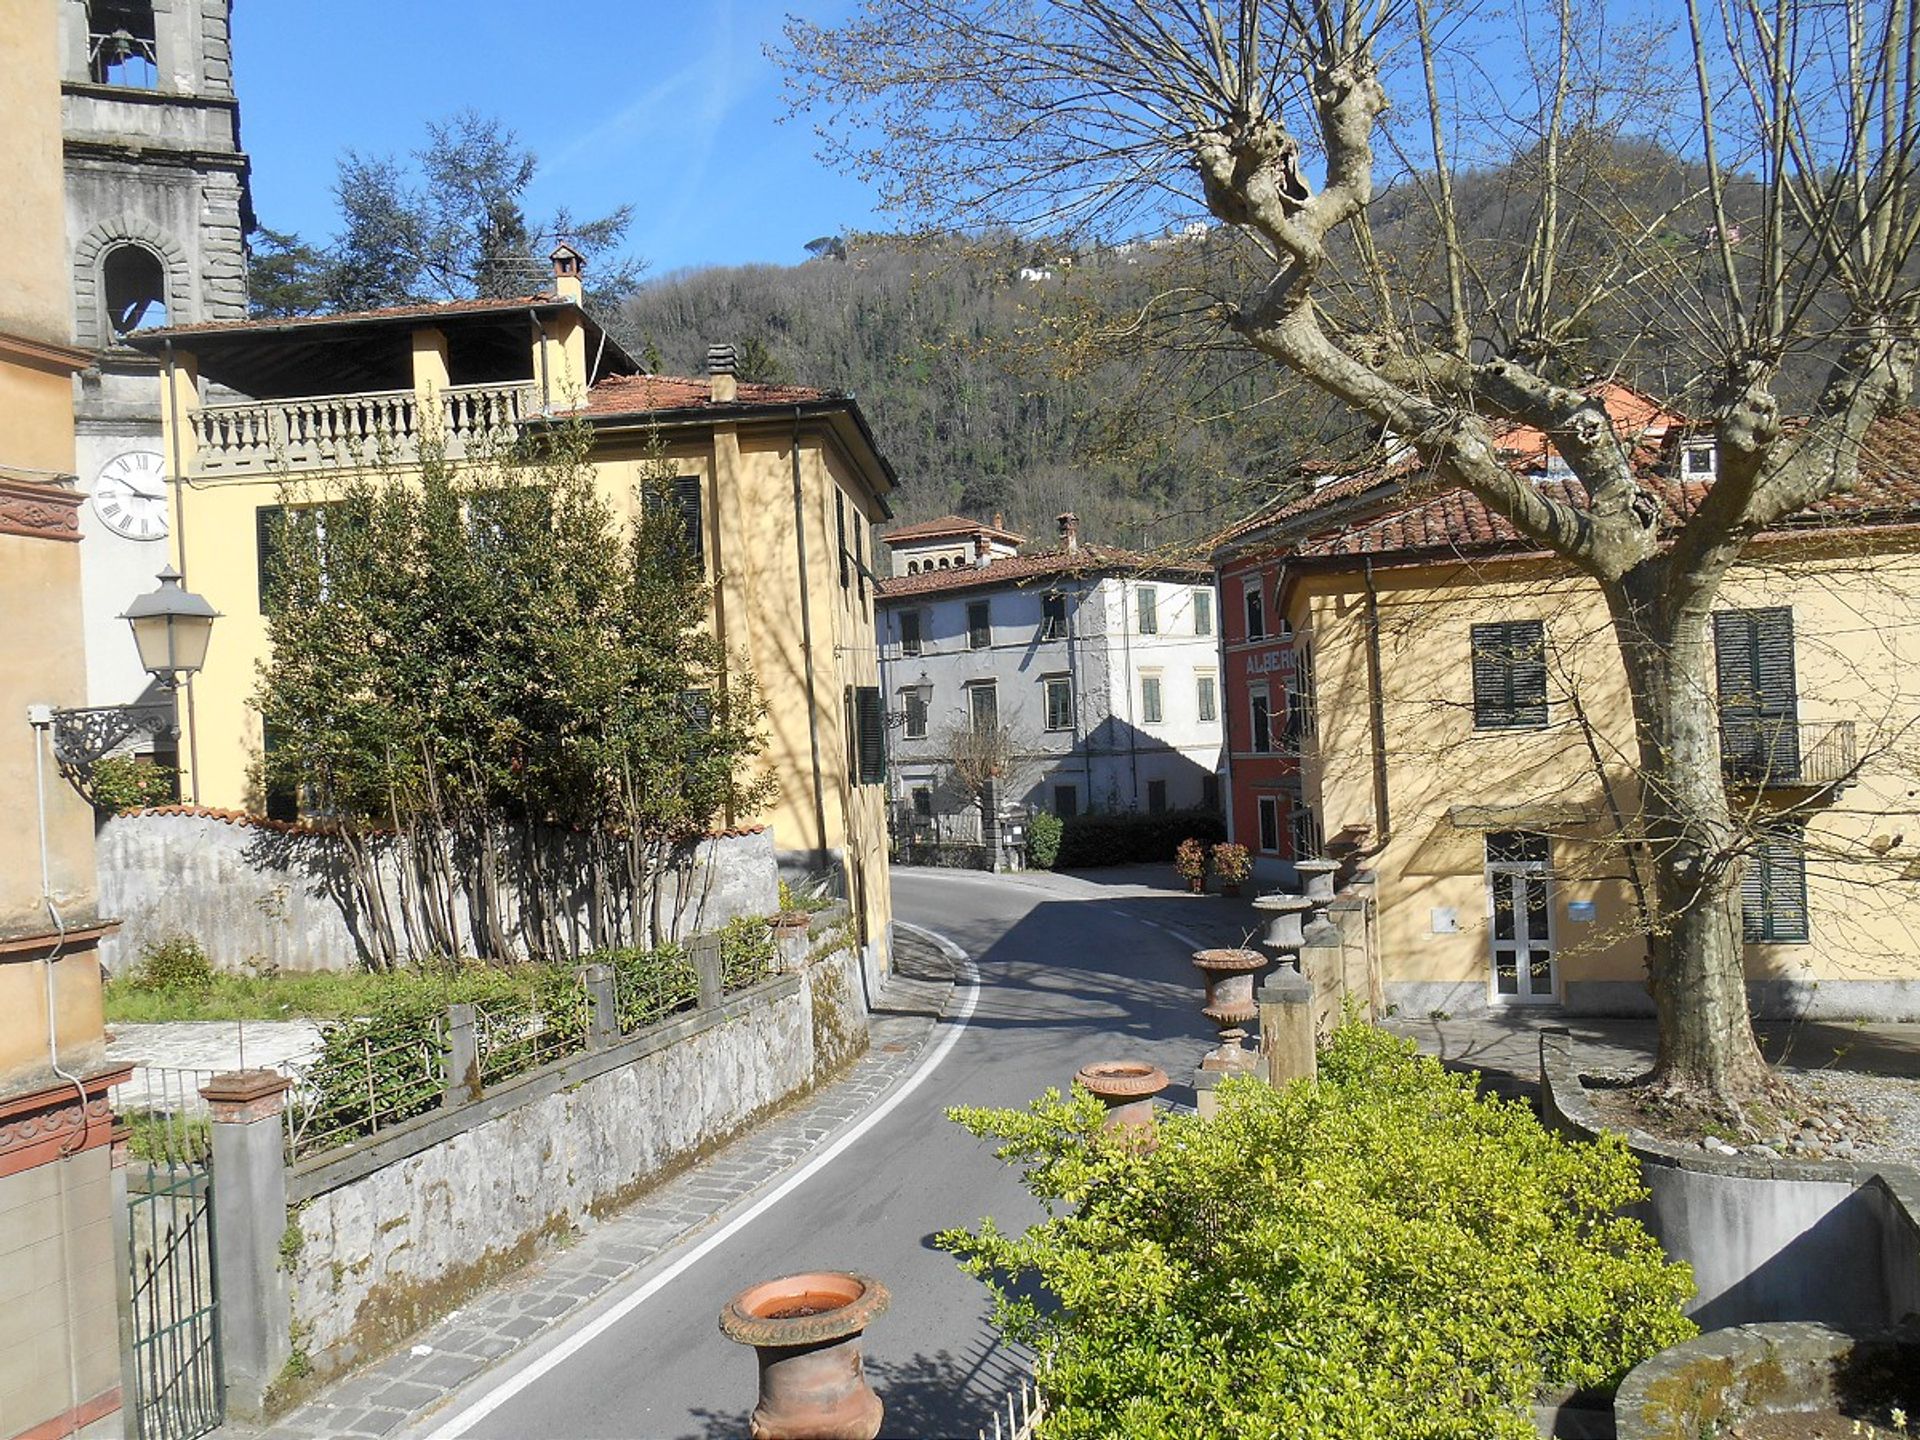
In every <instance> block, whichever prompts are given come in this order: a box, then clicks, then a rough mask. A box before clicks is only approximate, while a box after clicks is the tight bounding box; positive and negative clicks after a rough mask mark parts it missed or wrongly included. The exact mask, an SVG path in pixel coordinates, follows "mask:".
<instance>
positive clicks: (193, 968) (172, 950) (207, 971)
mask: <svg viewBox="0 0 1920 1440" xmlns="http://www.w3.org/2000/svg"><path fill="white" fill-rule="evenodd" d="M213 979H214V976H213V961H211V960H209V959H208V958H207V952H206V951H205V950H203V949H201V948H200V942H199V941H198V940H196V939H194V938H193V937H192V936H191V935H169V936H168V937H167V938H166V939H164V940H159V941H149V942H148V943H147V944H145V945H142V946H141V947H140V964H139V966H138V967H137V968H136V969H135V970H134V973H133V983H134V984H135V985H136V986H137V987H139V988H140V989H143V990H166V991H174V992H178V993H181V994H187V995H204V994H205V993H206V992H207V991H209V990H211V989H212V988H213Z"/></svg>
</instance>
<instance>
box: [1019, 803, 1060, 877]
mask: <svg viewBox="0 0 1920 1440" xmlns="http://www.w3.org/2000/svg"><path fill="white" fill-rule="evenodd" d="M1060 831H1061V822H1060V817H1059V816H1058V815H1055V814H1054V813H1053V812H1052V811H1051V810H1036V811H1034V812H1033V814H1032V815H1031V816H1029V817H1028V819H1027V864H1028V865H1030V866H1032V867H1033V868H1034V869H1035V870H1051V869H1053V867H1054V862H1056V861H1057V860H1059V858H1060Z"/></svg>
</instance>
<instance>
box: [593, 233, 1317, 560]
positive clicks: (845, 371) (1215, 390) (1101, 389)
mask: <svg viewBox="0 0 1920 1440" xmlns="http://www.w3.org/2000/svg"><path fill="white" fill-rule="evenodd" d="M1176 243H1178V244H1180V245H1182V246H1187V247H1191V246H1194V245H1197V244H1199V243H1200V242H1194V241H1187V242H1176ZM819 248H820V249H821V250H822V251H823V253H822V254H820V255H819V256H818V257H817V258H814V259H810V260H807V261H805V262H804V263H801V264H797V265H787V266H781V265H750V266H738V267H732V268H715V269H705V270H696V271H689V272H684V273H681V274H678V275H670V276H665V277H663V278H661V279H658V280H654V281H651V282H649V283H647V284H645V285H643V286H641V287H640V289H639V290H638V291H637V292H636V293H635V295H634V296H633V297H632V298H631V299H630V300H629V301H628V302H627V306H626V310H625V316H624V318H625V321H626V325H625V327H624V328H625V330H626V335H627V339H628V340H629V342H630V343H631V344H632V345H633V346H634V347H635V348H636V352H637V353H639V354H641V355H643V356H645V357H646V359H647V360H648V363H649V364H654V365H657V366H659V367H660V368H663V369H665V370H667V371H669V372H677V373H682V374H686V373H697V372H698V370H699V367H700V366H701V365H702V364H703V363H704V360H705V355H706V348H707V346H708V345H709V344H710V343H713V342H717V341H726V342H731V343H732V344H734V345H735V346H736V347H737V348H738V350H739V355H740V364H741V373H742V375H743V376H744V377H745V378H748V379H756V380H785V381H795V382H799V383H803V384H809V385H818V386H821V387H823V388H829V389H839V390H849V391H852V392H853V393H854V394H855V395H856V396H857V397H858V398H859V400H860V404H861V408H862V409H863V410H864V411H865V413H866V415H867V417H868V419H869V420H870V421H871V422H872V425H873V427H874V430H875V432H876V433H877V435H878V437H879V439H880V442H881V444H882V446H883V447H884V448H885V450H886V452H887V454H888V456H889V457H890V458H891V459H892V461H893V463H894V464H895V466H896V467H897V468H898V469H899V471H900V474H901V478H902V480H903V482H904V484H903V487H902V489H901V491H900V494H899V495H898V497H897V501H898V509H899V511H900V514H901V516H902V518H903V519H907V520H916V519H927V518H930V517H932V516H935V515H940V514H944V513H946V512H948V511H960V512H962V513H969V514H974V515H978V516H982V517H985V516H989V515H991V514H992V513H993V512H995V511H1003V512H1004V513H1005V515H1006V518H1007V521H1008V523H1009V524H1011V525H1013V526H1014V527H1015V528H1017V529H1020V530H1022V531H1024V532H1025V533H1026V534H1028V535H1029V536H1032V537H1034V538H1036V539H1040V538H1044V537H1047V536H1050V535H1052V534H1053V533H1054V527H1053V519H1054V516H1055V515H1057V514H1058V513H1059V512H1060V511H1062V510H1075V511H1077V512H1079V514H1080V516H1081V519H1082V522H1083V531H1084V533H1085V534H1086V535H1087V536H1088V537H1089V538H1090V539H1096V540H1101V541H1105V542H1109V543H1125V544H1130V545H1142V544H1146V545H1153V546H1166V545H1173V544H1177V543H1179V542H1181V541H1183V540H1187V539H1190V538H1193V537H1197V536H1199V535H1200V534H1202V533H1204V532H1206V531H1208V530H1210V529H1212V528H1217V525H1218V524H1219V522H1220V521H1221V520H1223V519H1224V518H1227V517H1228V516H1231V515H1235V514H1238V513H1240V512H1241V511H1242V510H1244V509H1246V508H1247V507H1248V506H1249V505H1250V504H1252V503H1256V501H1257V498H1258V497H1259V496H1260V495H1261V494H1263V493H1265V488H1266V486H1267V485H1268V484H1270V483H1272V482H1273V481H1274V480H1275V479H1280V480H1283V481H1284V479H1285V477H1286V476H1288V475H1290V474H1291V466H1292V460H1293V458H1294V457H1295V456H1296V455H1297V454H1298V453H1299V452H1300V450H1301V448H1302V446H1303V444H1305V443H1306V438H1305V437H1310V436H1314V435H1316V434H1317V423H1316V422H1313V421H1310V419H1309V417H1317V416H1318V415H1320V414H1321V413H1323V411H1324V407H1322V406H1320V405H1318V404H1317V403H1309V404H1308V405H1307V406H1306V407H1305V408H1298V407H1290V406H1288V405H1285V404H1280V405H1276V404H1275V403H1273V402H1272V399H1271V397H1272V393H1273V389H1272V387H1273V383H1274V379H1275V376H1274V374H1273V372H1272V370H1271V367H1268V366H1266V365H1265V364H1263V363H1259V362H1249V360H1247V359H1245V358H1241V357H1232V356H1228V355H1224V354H1223V355H1221V356H1218V357H1212V356H1202V357H1198V362H1197V363H1195V364H1190V365H1185V366H1182V367H1181V371H1180V373H1181V380H1180V381H1178V382H1176V383H1174V384H1171V385H1169V384H1168V383H1167V382H1166V374H1165V368H1164V367H1155V368H1153V369H1152V370H1151V371H1150V370H1149V367H1147V366H1146V365H1145V364H1144V363H1142V362H1139V361H1136V360H1132V359H1125V358H1112V357H1111V356H1105V355H1103V356H1101V357H1099V358H1095V359H1088V360H1082V359H1081V358H1080V357H1079V356H1078V355H1076V353H1074V352H1073V351H1072V350H1063V349H1060V348H1056V347H1054V346H1052V345H1050V344H1048V343H1047V339H1046V337H1047V336H1048V335H1049V334H1050V333H1052V332H1054V331H1058V330H1061V329H1063V328H1066V327H1068V326H1069V325H1071V323H1072V317H1071V316H1070V315H1069V314H1068V310H1069V307H1072V306H1074V305H1076V304H1078V303H1080V302H1079V300H1078V298H1077V297H1078V295H1079V294H1080V293H1082V292H1094V293H1097V294H1098V295H1099V296H1100V298H1101V303H1102V304H1103V305H1112V304H1115V303H1118V302H1121V301H1124V300H1125V299H1126V298H1127V297H1128V296H1129V295H1131V294H1132V293H1133V292H1134V291H1139V292H1140V293H1142V294H1145V293H1146V291H1147V288H1148V286H1149V285H1150V284H1151V280H1150V277H1151V276H1153V275H1155V274H1156V273H1158V272H1159V271H1161V270H1162V269H1163V268H1164V262H1165V261H1166V260H1167V259H1168V255H1167V250H1168V248H1169V247H1165V246H1163V247H1161V248H1158V249H1154V250H1151V251H1149V250H1147V249H1146V248H1145V247H1142V249H1141V250H1139V251H1135V252H1112V251H1108V252H1105V253H1104V254H1092V255H1088V254H1082V255H1079V256H1077V257H1074V258H1073V260H1072V261H1071V262H1069V263H1066V264H1062V263H1061V260H1060V258H1059V257H1049V256H1048V255H1047V254H1046V253H1045V251H1044V250H1041V251H1036V250H1035V249H1034V248H1033V247H1030V246H1023V245H1018V244H1016V243H1015V242H1013V241H1011V240H1008V241H1005V242H996V243H975V244H966V245H962V244H959V243H957V242H941V243H929V242H925V241H912V240H908V239H905V238H901V237H890V236H855V237H849V238H848V239H846V240H845V241H835V242H834V243H833V244H832V245H823V246H821V247H819ZM1263 402H1264V403H1263Z"/></svg>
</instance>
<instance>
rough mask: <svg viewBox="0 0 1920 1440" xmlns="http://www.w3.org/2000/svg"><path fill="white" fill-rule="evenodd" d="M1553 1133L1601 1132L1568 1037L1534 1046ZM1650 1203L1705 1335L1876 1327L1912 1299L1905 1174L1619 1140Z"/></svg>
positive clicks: (1911, 1228)
mask: <svg viewBox="0 0 1920 1440" xmlns="http://www.w3.org/2000/svg"><path fill="white" fill-rule="evenodd" d="M1540 1088H1541V1100H1542V1105H1543V1107H1544V1109H1545V1112H1546V1119H1547V1121H1548V1123H1549V1124H1553V1125H1556V1126H1557V1127H1558V1128H1560V1129H1561V1130H1562V1131H1564V1132H1566V1133H1569V1134H1573V1135H1576V1136H1578V1137H1580V1138H1583V1139H1592V1138H1593V1137H1594V1136H1595V1135H1597V1134H1598V1133H1599V1132H1600V1131H1602V1130H1603V1129H1607V1128H1609V1127H1608V1126H1606V1124H1605V1122H1603V1121H1602V1120H1601V1118H1600V1116H1599V1114H1598V1113H1597V1112H1596V1111H1595V1110H1594V1107H1593V1105H1592V1103H1591V1102H1590V1101H1589V1100H1588V1098H1587V1095H1586V1091H1585V1088H1584V1087H1583V1086H1582V1085H1581V1083H1580V1073H1579V1067H1578V1066H1577V1065H1576V1064H1575V1062H1574V1058H1573V1045H1572V1039H1571V1037H1570V1036H1569V1035H1568V1033H1567V1032H1566V1031H1564V1030H1550V1031H1547V1032H1546V1033H1544V1034H1543V1035H1542V1036H1541V1037H1540ZM1625 1138H1626V1141H1627V1144H1628V1145H1629V1147H1631V1149H1632V1150H1633V1153H1634V1156H1635V1157H1636V1158H1637V1159H1638V1160H1639V1161H1640V1171H1641V1174H1642V1176H1643V1177H1644V1178H1645V1180H1646V1183H1647V1188H1648V1190H1649V1191H1651V1192H1652V1193H1651V1198H1650V1199H1649V1200H1648V1201H1647V1203H1646V1204H1645V1205H1643V1206H1638V1207H1636V1210H1635V1213H1636V1214H1637V1215H1638V1216H1639V1218H1640V1219H1642V1220H1643V1221H1645V1222H1646V1225H1647V1227H1648V1228H1649V1229H1650V1230H1651V1231H1652V1232H1653V1234H1654V1236H1655V1237H1656V1238H1657V1239H1658V1240H1659V1241H1660V1243H1661V1245H1662V1246H1663V1247H1664V1248H1665V1249H1666V1251H1667V1253H1668V1254H1669V1255H1671V1256H1672V1257H1673V1258H1674V1259H1676V1260H1684V1261H1686V1262H1687V1263H1688V1264H1689V1265H1691V1266H1692V1267H1693V1277H1694V1284H1695V1285H1696V1286H1697V1287H1698V1294H1697V1295H1696V1296H1695V1298H1694V1301H1693V1304H1692V1305H1691V1306H1690V1307H1689V1309H1688V1313H1689V1314H1690V1315H1691V1316H1692V1317H1693V1319H1694V1320H1695V1321H1696V1322H1698V1323H1699V1325H1700V1326H1701V1328H1702V1329H1707V1330H1713V1329H1718V1328H1721V1327H1723V1326H1729V1325H1746V1324H1752V1323H1755V1322H1761V1321H1792V1320H1802V1321H1818V1322H1821V1323H1824V1324H1829V1325H1840V1326H1849V1327H1859V1326H1880V1325H1887V1324H1891V1323H1893V1322H1895V1321H1897V1320H1899V1319H1900V1318H1901V1317H1902V1316H1903V1315H1905V1314H1906V1313H1907V1312H1908V1311H1910V1310H1912V1309H1914V1308H1915V1304H1914V1302H1915V1298H1916V1291H1917V1290H1920V1269H1916V1256H1920V1226H1916V1223H1915V1221H1916V1218H1917V1217H1920V1175H1916V1174H1915V1173H1914V1172H1913V1171H1911V1170H1908V1169H1905V1168H1904V1167H1901V1166H1897V1165H1896V1166H1886V1165H1881V1166H1874V1165H1862V1164H1855V1163H1853V1162H1850V1161H1840V1160H1826V1161H1805V1160H1787V1159H1784V1158H1767V1157H1762V1156H1758V1155H1732V1156H1725V1155H1709V1154H1707V1153H1705V1152H1704V1151H1700V1150H1695V1149H1691V1148H1686V1149H1683V1148H1681V1147H1680V1146H1677V1145H1674V1144H1671V1143H1669V1142H1667V1141H1664V1140H1661V1139H1659V1138H1658V1137H1656V1136H1653V1135H1650V1134H1648V1133H1646V1132H1645V1131H1642V1130H1629V1131H1627V1132H1626V1136H1625Z"/></svg>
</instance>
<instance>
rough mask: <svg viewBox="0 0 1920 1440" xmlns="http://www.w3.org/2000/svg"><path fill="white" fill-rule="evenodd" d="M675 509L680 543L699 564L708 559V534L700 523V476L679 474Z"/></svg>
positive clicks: (675, 493) (674, 486)
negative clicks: (678, 523)
mask: <svg viewBox="0 0 1920 1440" xmlns="http://www.w3.org/2000/svg"><path fill="white" fill-rule="evenodd" d="M673 509H674V513H675V514H676V515H678V516H679V517H680V543H681V545H682V546H683V547H684V553H685V554H686V555H688V556H689V557H690V558H691V559H693V560H694V561H695V563H698V564H704V563H705V561H706V549H705V545H706V535H705V532H704V531H703V530H702V528H701V524H700V477H699V476H698V475H679V476H676V477H675V478H674V482H673Z"/></svg>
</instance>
